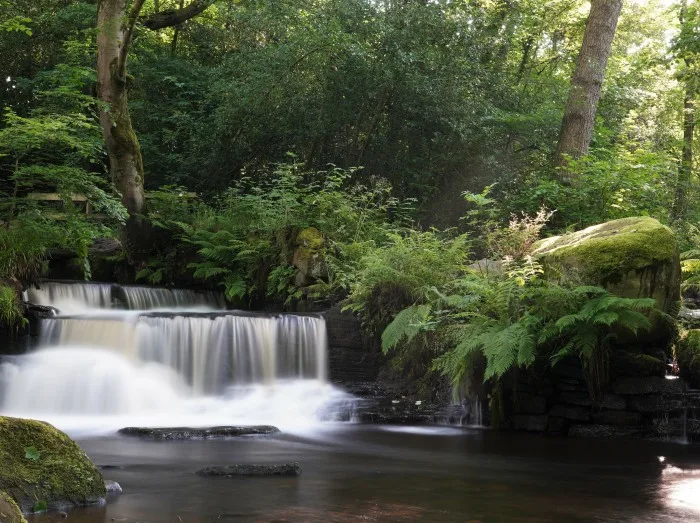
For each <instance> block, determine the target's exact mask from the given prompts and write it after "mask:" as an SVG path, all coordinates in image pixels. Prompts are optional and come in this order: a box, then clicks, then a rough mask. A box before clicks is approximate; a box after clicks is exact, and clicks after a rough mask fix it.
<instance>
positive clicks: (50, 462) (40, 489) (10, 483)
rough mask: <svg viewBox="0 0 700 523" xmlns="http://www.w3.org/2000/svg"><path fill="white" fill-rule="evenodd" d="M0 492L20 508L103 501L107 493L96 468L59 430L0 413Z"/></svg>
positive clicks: (45, 424) (48, 507) (51, 506)
mask: <svg viewBox="0 0 700 523" xmlns="http://www.w3.org/2000/svg"><path fill="white" fill-rule="evenodd" d="M0 491H4V492H6V493H7V494H8V495H9V496H10V497H11V498H12V499H14V501H15V502H16V503H17V505H19V508H20V509H21V511H22V512H32V511H36V510H46V509H58V508H62V507H66V506H71V505H90V504H95V503H103V502H104V500H105V496H106V495H107V492H106V490H105V484H104V480H103V479H102V475H101V474H100V472H99V471H98V470H97V467H96V466H95V465H94V464H93V463H92V462H91V461H90V459H89V458H88V457H87V456H86V455H85V453H84V452H83V451H82V449H81V448H80V447H79V446H78V445H77V444H76V443H75V442H74V441H72V440H71V439H70V438H69V437H68V436H66V435H65V434H64V433H63V432H61V431H59V430H58V429H56V428H54V427H53V426H51V425H49V424H48V423H44V422H42V421H35V420H28V419H18V418H8V417H3V416H0ZM3 523H4V522H3Z"/></svg>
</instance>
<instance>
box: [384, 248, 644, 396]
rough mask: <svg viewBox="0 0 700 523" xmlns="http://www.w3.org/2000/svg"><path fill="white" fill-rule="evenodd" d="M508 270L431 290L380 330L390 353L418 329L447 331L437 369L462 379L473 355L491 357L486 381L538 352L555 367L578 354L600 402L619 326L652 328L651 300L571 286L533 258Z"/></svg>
mask: <svg viewBox="0 0 700 523" xmlns="http://www.w3.org/2000/svg"><path fill="white" fill-rule="evenodd" d="M506 267H507V270H506V272H505V274H503V275H502V276H500V277H496V278H486V277H484V276H481V275H479V274H475V273H471V274H466V275H465V276H464V277H462V278H460V279H458V280H455V281H453V282H450V284H449V285H448V286H446V288H445V293H443V292H440V291H438V290H434V292H433V294H432V295H429V299H428V301H427V302H426V303H423V304H420V305H413V306H411V307H408V308H406V309H404V310H403V311H401V312H400V313H398V314H397V315H396V316H395V318H394V320H393V321H392V322H391V323H390V324H389V325H388V326H387V328H386V329H385V330H384V333H383V335H382V348H383V350H384V351H385V352H388V351H390V350H392V349H394V348H396V347H398V346H399V345H400V344H401V343H402V342H405V344H406V345H410V343H411V341H412V340H413V339H415V338H416V336H418V335H419V334H421V333H425V332H442V333H445V336H444V340H445V341H446V343H447V345H446V348H445V351H444V353H443V354H441V355H439V356H438V357H436V359H435V360H434V363H433V367H434V368H435V369H436V370H439V371H440V372H442V373H443V374H445V375H447V376H449V377H450V378H451V380H452V382H453V383H454V384H455V385H459V384H460V383H461V382H462V380H463V379H464V377H465V375H466V374H467V372H468V371H469V365H470V364H471V362H473V361H474V359H473V358H472V355H473V354H474V353H481V354H483V356H484V357H485V358H486V369H485V372H484V380H485V381H487V380H490V379H495V380H498V379H500V378H501V377H502V376H503V375H504V374H506V373H507V372H509V371H510V370H511V369H513V368H515V367H523V368H525V367H529V366H530V365H532V364H533V363H534V362H535V361H536V359H537V358H545V359H551V364H553V365H555V364H556V363H557V362H558V361H559V360H560V359H561V358H563V357H565V356H576V357H578V358H580V359H581V361H582V364H583V367H584V370H585V372H586V377H587V381H588V384H589V390H590V391H591V396H592V397H593V398H594V399H596V400H598V399H600V398H601V397H602V390H603V388H604V386H605V385H606V383H607V376H608V365H609V361H608V360H609V352H610V350H611V348H612V344H613V341H614V340H615V338H616V336H617V333H618V331H619V330H620V329H624V330H628V331H631V332H633V333H636V332H637V331H638V330H640V329H644V328H648V327H649V320H648V319H647V317H646V316H645V315H644V314H643V313H644V312H648V311H650V310H651V309H652V308H653V307H654V300H653V299H627V298H619V297H616V296H612V295H610V294H609V293H608V292H607V291H605V289H602V288H599V287H576V288H567V287H563V286H560V285H557V284H553V283H548V282H546V281H545V280H543V279H542V277H541V274H542V269H541V267H540V266H539V265H538V264H537V263H535V262H533V261H532V260H526V261H525V262H523V263H521V264H510V265H507V266H506Z"/></svg>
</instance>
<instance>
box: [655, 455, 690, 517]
mask: <svg viewBox="0 0 700 523" xmlns="http://www.w3.org/2000/svg"><path fill="white" fill-rule="evenodd" d="M661 476H662V482H663V483H662V485H663V487H662V492H663V495H664V498H665V499H664V501H665V503H666V504H667V505H668V506H669V507H672V508H677V509H682V510H690V511H693V512H697V513H698V514H699V518H700V470H699V469H682V468H680V467H676V466H674V465H671V464H668V465H666V466H665V467H664V469H663V471H662V473H661Z"/></svg>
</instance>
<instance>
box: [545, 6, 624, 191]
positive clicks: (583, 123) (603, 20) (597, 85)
mask: <svg viewBox="0 0 700 523" xmlns="http://www.w3.org/2000/svg"><path fill="white" fill-rule="evenodd" d="M621 11H622V0H592V1H591V11H590V14H589V15H588V21H587V22H586V31H585V32H584V35H583V44H582V45H581V51H580V52H579V55H578V60H577V62H576V69H575V70H574V75H573V78H572V80H571V92H570V93H569V100H568V101H567V104H566V109H565V111H564V118H563V120H562V126H561V134H560V135H559V143H558V144H557V151H556V165H557V166H558V167H562V168H563V169H562V173H563V178H564V179H565V180H566V181H573V180H571V178H572V174H571V173H570V172H569V171H568V170H567V169H566V167H567V165H568V157H571V158H578V157H580V156H582V155H584V154H586V152H587V151H588V147H589V145H590V143H591V138H592V136H593V125H594V123H595V114H596V107H597V105H598V100H599V99H600V92H601V88H602V85H603V78H604V76H605V68H606V67H607V64H608V57H609V56H610V51H611V49H612V42H613V38H614V37H615V30H616V28H617V21H618V19H619V17H620V12H621Z"/></svg>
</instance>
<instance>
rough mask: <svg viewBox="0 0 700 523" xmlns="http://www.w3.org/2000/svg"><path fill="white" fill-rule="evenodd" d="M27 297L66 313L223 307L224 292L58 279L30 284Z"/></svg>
mask: <svg viewBox="0 0 700 523" xmlns="http://www.w3.org/2000/svg"><path fill="white" fill-rule="evenodd" d="M24 300H25V301H27V302H29V303H33V304H35V305H49V306H52V307H55V308H56V309H58V310H60V311H61V312H62V313H65V314H69V313H82V312H90V311H92V310H94V309H127V310H140V311H143V310H154V309H163V310H197V309H208V310H214V309H222V308H223V307H224V300H223V297H222V296H221V294H220V293H215V292H209V291H194V290H189V289H166V288H162V287H139V286H136V285H116V284H109V283H84V282H58V281H48V282H42V283H40V284H39V286H38V287H36V286H34V287H30V288H29V289H27V290H26V291H25V293H24Z"/></svg>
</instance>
